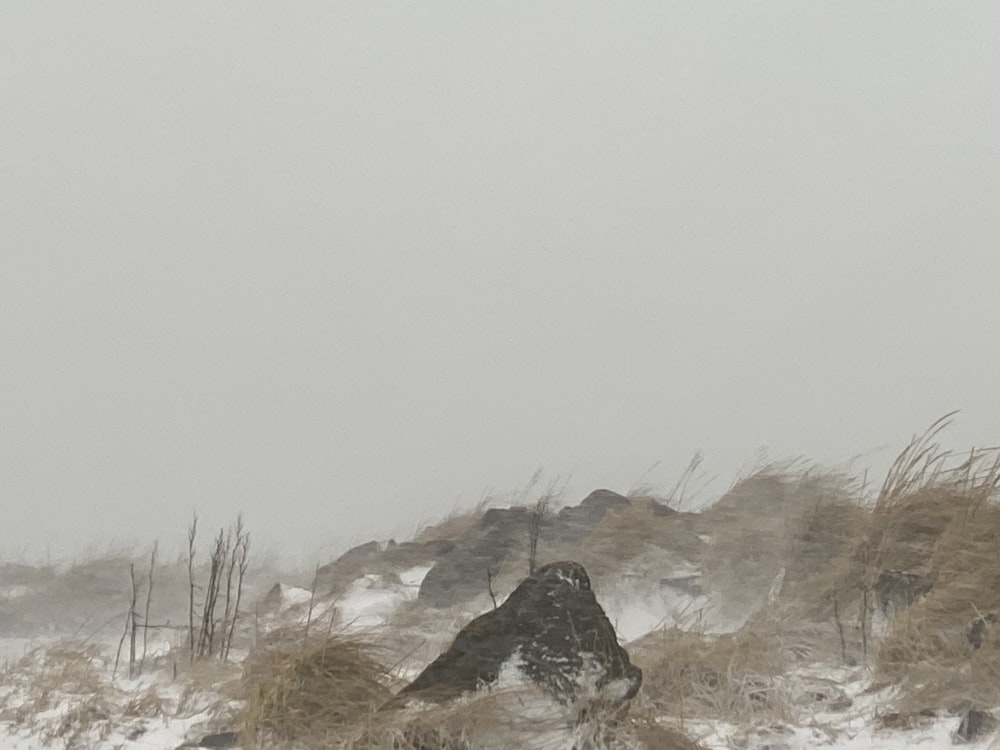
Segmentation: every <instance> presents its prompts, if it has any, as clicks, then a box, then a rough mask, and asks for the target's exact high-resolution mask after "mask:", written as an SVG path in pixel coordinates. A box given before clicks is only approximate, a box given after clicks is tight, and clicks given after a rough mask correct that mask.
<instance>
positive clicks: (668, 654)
mask: <svg viewBox="0 0 1000 750" xmlns="http://www.w3.org/2000/svg"><path fill="white" fill-rule="evenodd" d="M632 646H633V650H634V652H635V661H636V663H637V664H640V665H641V666H642V669H643V686H642V695H643V696H644V698H645V699H646V700H647V701H649V702H650V703H651V704H652V705H653V706H654V707H655V708H656V709H657V710H659V711H662V712H664V713H666V714H667V715H670V716H675V717H679V718H683V717H689V716H698V717H711V718H720V719H726V720H727V721H743V720H749V719H751V718H753V717H754V716H760V715H767V716H780V717H784V713H785V710H786V708H787V700H786V697H785V695H784V687H783V683H782V679H781V678H782V676H783V675H784V674H785V670H786V660H785V658H784V656H783V654H782V651H781V648H780V644H779V643H778V642H777V641H776V640H774V639H773V638H771V637H769V636H767V635H763V634H758V633H751V632H740V633H735V634H727V635H719V636H706V635H701V634H699V633H693V632H689V631H684V630H679V629H674V628H670V629H664V630H661V631H658V632H655V633H651V634H649V635H647V636H645V637H644V638H641V639H640V640H639V641H637V642H635V643H633V644H632Z"/></svg>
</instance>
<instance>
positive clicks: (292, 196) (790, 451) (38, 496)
mask: <svg viewBox="0 0 1000 750" xmlns="http://www.w3.org/2000/svg"><path fill="white" fill-rule="evenodd" d="M998 80H1000V7H996V6H992V5H987V4H981V5H970V6H962V8H958V7H951V6H947V7H946V6H939V5H932V4H929V3H902V2H894V3H885V4H879V5H871V4H866V3H851V2H848V3H838V4H835V5H830V6H818V5H814V4H801V3H792V2H775V3H770V4H765V5H759V4H755V5H722V4H706V3H695V4H687V5H680V4H672V3H635V4H630V5H628V6H625V7H623V6H614V7H612V6H607V5H604V4H596V3H572V4H569V3H554V4H547V5H544V6H534V5H527V4H514V5H503V6H500V5H481V4H473V5H469V4H452V3H431V4H423V5H420V6H414V5H401V4H368V3H355V4H347V3H309V2H304V3H297V4H293V5H287V4H281V5H267V4H264V5H246V4H243V3H235V2H220V3H212V4H204V3H192V2H179V3H171V4H169V5H162V6H139V5H135V4H130V3H123V2H111V3H104V4H100V5H86V6H85V5H72V4H66V5H60V6H56V5H54V4H48V3H36V2H10V3H6V4H4V6H3V8H2V9H0V96H2V99H3V101H4V106H3V108H2V110H0V216H2V217H3V226H4V229H5V237H4V250H3V261H4V262H3V273H2V274H0V299H2V311H3V315H2V319H0V320H2V322H0V326H2V328H0V331H2V347H0V476H2V479H3V494H4V508H5V511H6V512H5V514H4V519H3V523H2V524H0V559H2V558H6V557H9V556H18V555H27V556H32V557H35V556H39V555H44V554H47V552H46V551H48V553H54V554H60V555H61V554H73V553H74V552H76V551H79V550H81V549H84V548H86V547H87V546H90V545H94V544H101V543H103V542H104V541H105V540H110V539H135V540H137V541H138V542H140V543H146V542H148V541H151V540H152V539H154V538H158V537H159V538H177V539H179V538H181V537H182V535H183V533H184V529H185V528H186V525H187V523H188V520H189V518H190V515H191V512H192V511H193V510H197V512H198V513H199V515H200V516H201V518H202V520H203V523H204V524H205V526H206V527H212V526H218V525H219V524H222V523H227V522H228V521H229V520H230V519H231V518H232V517H233V516H235V514H236V513H237V512H238V511H241V510H242V511H243V512H244V513H245V515H246V518H247V523H248V526H249V528H250V530H251V531H252V532H253V533H254V534H255V538H257V539H259V540H260V544H261V546H266V545H276V546H278V547H280V548H281V549H282V550H284V551H286V552H287V553H288V554H290V555H296V554H307V555H309V554H313V550H330V551H331V553H333V552H336V551H338V550H339V549H342V548H343V547H344V546H346V545H348V544H353V543H357V542H361V541H366V540H367V539H369V538H373V537H375V538H386V537H388V536H390V535H393V534H397V535H399V534H404V535H405V533H406V532H407V531H412V530H413V529H414V528H415V527H416V526H417V524H418V523H419V522H420V521H421V520H424V521H433V520H436V519H438V518H439V517H441V516H442V515H444V514H446V513H448V512H449V511H451V510H452V509H453V508H454V507H456V506H460V507H464V506H471V505H473V504H475V503H476V502H477V501H478V500H479V498H480V497H481V495H482V494H483V493H484V492H487V491H489V490H491V489H492V490H493V491H495V492H497V493H503V492H510V491H512V490H515V489H516V488H518V487H523V486H524V485H525V484H526V483H527V481H528V480H529V478H530V477H531V476H532V474H533V473H534V471H535V470H536V468H538V467H539V466H541V467H543V469H544V472H545V474H544V476H545V481H551V480H559V481H560V482H563V483H566V485H567V492H566V500H567V502H577V501H578V500H579V499H580V498H581V497H582V496H583V495H584V494H586V492H587V491H589V490H590V489H592V488H594V487H609V488H611V489H615V490H619V491H622V490H627V489H628V488H629V487H630V486H632V485H634V484H635V483H636V482H637V481H643V482H645V483H648V484H651V485H654V486H660V487H669V486H670V485H672V484H673V482H674V481H675V480H676V479H677V477H678V476H679V474H680V473H681V471H682V470H683V468H684V466H685V465H686V464H687V462H688V460H689V459H690V457H691V455H692V454H693V453H694V452H695V451H699V450H700V451H702V452H703V453H704V455H705V458H706V462H705V471H706V472H707V473H708V474H710V475H718V476H719V477H720V481H721V482H722V484H723V485H724V484H726V483H727V482H728V481H730V480H731V479H732V478H733V477H735V475H736V473H737V472H738V471H739V469H740V467H741V466H745V465H747V464H748V463H749V462H752V461H753V459H754V457H755V455H756V454H757V451H758V450H760V449H765V450H766V451H767V452H768V454H769V455H770V456H772V457H773V458H778V459H780V458H784V457H787V456H797V455H803V456H806V457H808V458H811V459H815V460H816V461H819V462H821V463H824V464H838V463H842V462H845V461H848V460H850V459H851V458H852V457H854V456H856V455H858V454H866V455H868V456H869V457H868V458H864V459H861V460H860V461H859V462H858V465H859V470H860V471H863V467H864V466H865V465H869V464H871V465H872V466H873V467H874V468H873V471H876V472H877V471H879V470H881V469H882V468H884V466H885V465H886V464H887V463H888V462H889V460H891V458H892V456H893V455H894V454H895V453H896V452H898V450H900V449H901V448H902V447H904V445H905V444H906V442H907V441H908V439H909V438H910V436H911V435H913V434H914V433H915V432H920V431H922V430H923V429H924V428H925V427H926V426H927V425H928V424H930V422H932V421H933V420H934V419H936V418H938V417H940V416H941V415H943V414H944V413H946V412H949V411H951V410H953V409H960V410H962V411H961V413H960V414H959V415H958V417H957V419H956V422H955V425H954V426H953V427H952V428H951V429H950V430H949V431H948V432H947V433H946V434H945V435H944V441H945V443H946V444H947V445H948V446H950V447H955V448H957V449H965V448H969V447H972V446H987V445H995V444H998V443H1000V399H998V398H997V396H996V389H997V374H998V373H1000V353H997V351H996V349H995V347H994V346H993V337H992V335H991V334H993V333H995V332H996V329H997V323H996V320H997V315H996V313H997V312H998V308H1000V304H998V302H997V294H996V279H998V278H1000V248H998V247H997V240H998V238H1000V210H998V209H1000V192H998V182H1000V139H998V135H997V134H998V133H1000V97H998V95H997V90H996V82H997V81H998ZM873 451H876V452H875V453H872V452H873ZM651 467H655V468H653V470H652V471H650V468H651ZM723 488H724V487H723Z"/></svg>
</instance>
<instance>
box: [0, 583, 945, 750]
mask: <svg viewBox="0 0 1000 750" xmlns="http://www.w3.org/2000/svg"><path fill="white" fill-rule="evenodd" d="M428 570H429V567H426V566H425V567H414V568H410V569H407V570H404V571H402V572H400V573H399V574H398V576H396V577H394V578H393V580H386V578H385V577H383V576H380V575H375V574H365V575H362V576H360V577H358V578H357V579H356V580H355V581H354V582H353V583H351V584H350V585H349V586H347V588H346V590H345V591H344V593H343V594H342V595H341V596H339V597H336V598H334V599H332V600H329V601H327V600H319V601H317V600H316V597H314V596H313V594H312V593H311V592H310V591H308V590H306V589H302V588H296V587H293V586H285V585H281V586H279V587H277V591H278V592H279V595H280V602H278V603H277V606H276V607H275V608H274V610H273V611H272V612H270V613H269V614H267V615H266V616H262V618H261V619H262V620H263V621H264V622H263V624H261V622H258V623H257V627H258V628H264V629H272V628H276V627H280V626H288V625H297V626H302V625H304V624H305V622H306V621H307V620H308V621H311V622H313V623H317V624H322V626H323V627H329V628H336V629H337V630H340V631H343V630H346V631H353V632H361V633H370V634H384V633H385V632H388V631H390V630H392V629H393V628H397V629H399V628H405V627H406V626H405V624H404V625H400V624H399V623H397V622H396V620H395V615H396V614H397V613H399V612H400V611H401V609H402V608H404V607H405V606H406V605H411V606H412V603H413V602H414V600H415V599H416V597H417V592H418V590H419V587H420V583H421V580H422V579H423V576H424V575H426V573H427V571H428ZM694 573H695V571H691V570H687V569H678V570H676V571H673V573H672V575H674V577H675V578H676V579H678V580H682V581H689V580H690V579H691V578H693V575H694ZM644 580H646V579H644V578H643V577H642V576H638V575H635V574H634V573H630V572H628V571H626V572H625V573H624V574H623V575H622V577H621V578H620V580H619V583H618V585H617V586H616V587H615V588H614V589H613V590H607V589H606V590H603V591H598V592H597V594H598V597H599V599H600V600H601V601H602V602H603V604H604V606H605V607H606V609H607V611H608V614H609V617H610V618H611V620H612V622H614V623H615V625H616V627H617V629H618V631H619V634H620V636H621V638H622V640H623V642H625V643H626V646H627V645H628V644H627V642H628V641H632V640H634V639H636V638H639V637H640V636H642V635H644V634H646V633H648V632H649V631H651V630H653V629H655V628H658V627H662V626H664V625H670V626H680V627H684V626H690V625H692V623H694V622H695V621H696V620H697V621H698V622H699V623H700V626H701V627H702V628H704V629H705V630H708V631H710V630H712V629H716V630H718V629H719V628H721V627H724V623H720V622H712V620H711V616H712V615H711V613H712V612H713V606H712V595H711V592H703V591H701V590H700V589H698V588H696V587H695V586H693V585H692V586H689V587H688V590H687V591H685V590H684V588H683V587H681V586H672V585H670V586H666V587H663V586H655V587H654V586H651V585H650V584H648V583H645V582H644ZM15 595H16V594H15ZM480 604H482V603H481V602H480ZM476 606H479V605H476ZM478 613H479V612H478V611H476V610H475V609H470V610H469V611H467V612H464V613H449V615H448V616H449V617H451V618H453V619H455V620H458V621H461V620H463V619H466V620H467V619H468V618H470V617H472V616H474V615H476V614H478ZM448 632H453V630H451V631H448ZM448 632H442V633H441V634H440V635H441V641H440V644H442V645H443V644H445V643H446V642H447V638H448V637H450V636H449V635H448ZM117 646H118V644H117V643H116V642H115V639H111V640H106V641H104V642H101V641H96V642H90V643H80V642H77V641H65V640H63V639H62V638H60V637H58V636H55V635H53V634H48V633H47V634H40V635H39V636H38V637H35V638H24V637H19V638H2V639H0V661H2V662H3V663H4V665H5V667H4V670H3V674H2V679H0V706H2V708H0V748H10V749H11V750H49V749H50V748H53V749H54V748H59V749H60V750H69V749H70V748H77V747H79V748H95V749H99V750H105V749H106V750H111V749H112V748H114V749H115V750H140V749H142V750H148V749H152V748H158V749H161V748H175V747H178V746H180V745H182V744H183V743H185V742H186V741H190V740H191V739H194V738H196V737H198V736H200V735H202V734H205V733H207V732H211V731H216V730H218V729H220V728H221V724H220V723H219V717H220V716H222V717H224V716H225V715H226V713H227V711H228V712H229V713H230V714H232V715H235V712H236V711H237V709H238V705H237V703H235V702H234V700H233V699H232V697H231V694H230V693H229V692H228V691H227V690H226V685H227V684H231V683H232V681H233V680H234V679H235V678H236V676H237V673H238V670H237V669H236V668H235V667H230V669H229V671H228V672H220V673H219V674H216V675H211V676H207V677H206V676H205V675H200V676H197V675H196V676H195V677H192V676H190V675H188V674H180V675H175V674H174V669H173V664H174V662H173V661H172V657H171V653H170V647H171V643H170V640H169V638H163V637H160V638H158V639H157V640H156V641H153V642H151V644H150V645H149V652H148V663H149V664H150V665H151V667H150V668H148V669H147V670H146V673H145V674H143V675H142V676H140V677H138V678H135V679H129V678H128V677H127V675H125V674H124V673H123V672H124V670H123V668H122V666H121V665H119V668H118V670H117V672H114V673H113V671H114V655H115V651H116V648H117ZM438 647H440V646H438ZM178 651H179V652H181V653H182V652H183V649H179V650H178ZM174 656H175V657H176V654H175V655H174ZM60 659H62V660H63V661H62V663H61V662H60ZM784 682H785V684H786V687H787V691H788V695H789V706H790V710H789V716H788V717H787V720H786V721H782V722H775V721H773V720H768V721H763V722H761V723H759V724H757V723H755V722H753V721H749V722H748V721H743V722H739V723H736V722H733V723H730V722H727V721H721V720H707V719H700V718H698V717H697V716H692V717H690V718H688V719H686V720H685V721H683V722H679V721H678V720H676V718H674V719H670V720H669V723H670V725H671V726H674V727H677V728H680V729H681V730H682V731H684V732H685V733H686V734H688V735H689V736H691V737H692V738H695V739H697V740H698V741H699V742H701V743H702V745H703V746H704V747H706V748H712V749H713V750H714V749H716V748H718V749H720V750H721V749H722V748H726V749H727V750H728V749H730V748H740V749H741V750H765V749H769V750H781V749H784V750H804V749H805V748H813V747H827V748H832V749H833V750H862V749H868V748H873V749H874V748H882V749H883V750H903V749H904V748H909V747H911V746H915V747H927V748H938V747H946V746H949V745H951V743H952V738H953V736H954V734H955V730H956V729H957V727H958V723H959V719H958V718H956V717H926V718H925V720H924V723H923V724H922V725H919V726H916V727H912V728H907V729H878V722H877V721H876V718H877V716H878V715H879V714H880V713H884V711H883V710H882V706H883V705H885V701H886V699H887V697H888V696H887V695H886V693H885V691H882V692H878V691H869V690H868V688H869V687H870V684H871V676H870V674H869V672H868V671H867V670H866V669H865V668H863V667H854V668H845V667H842V666H833V665H827V664H822V663H812V664H805V663H803V664H801V665H799V666H798V667H796V669H795V671H793V672H791V673H789V674H787V675H785V677H784ZM817 684H828V685H831V686H835V687H836V689H837V690H838V691H840V693H842V694H843V696H844V697H846V698H847V699H849V700H844V701H840V702H839V704H838V705H836V706H831V705H829V704H828V703H818V702H815V701H814V702H813V703H812V704H810V701H809V700H808V698H805V699H803V700H798V699H799V698H802V696H808V695H809V694H810V692H811V691H812V692H815V690H816V685H817ZM556 746H557V745H556Z"/></svg>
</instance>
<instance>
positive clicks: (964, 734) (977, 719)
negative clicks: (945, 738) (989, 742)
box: [955, 708, 993, 742]
mask: <svg viewBox="0 0 1000 750" xmlns="http://www.w3.org/2000/svg"><path fill="white" fill-rule="evenodd" d="M992 727H993V717H992V716H990V715H989V714H988V713H987V712H986V711H981V710H979V709H976V708H970V709H969V710H968V711H966V712H965V715H964V716H962V721H961V722H960V723H959V725H958V730H957V731H956V732H955V734H956V735H957V736H958V737H959V739H962V740H965V741H966V742H970V741H972V740H974V739H976V738H977V737H979V736H980V735H981V734H983V731H984V730H986V729H990V728H992Z"/></svg>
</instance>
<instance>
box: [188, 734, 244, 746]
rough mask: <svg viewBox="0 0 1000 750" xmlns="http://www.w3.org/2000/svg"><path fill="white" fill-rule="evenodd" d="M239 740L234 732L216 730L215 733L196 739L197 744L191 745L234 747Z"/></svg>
mask: <svg viewBox="0 0 1000 750" xmlns="http://www.w3.org/2000/svg"><path fill="white" fill-rule="evenodd" d="M239 740H240V738H239V737H238V736H237V735H236V732H217V733H216V734H207V735H205V736H204V737H202V738H201V739H200V740H199V741H198V744H196V745H193V747H211V748H226V747H236V746H237V745H239V744H240V741H239Z"/></svg>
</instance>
